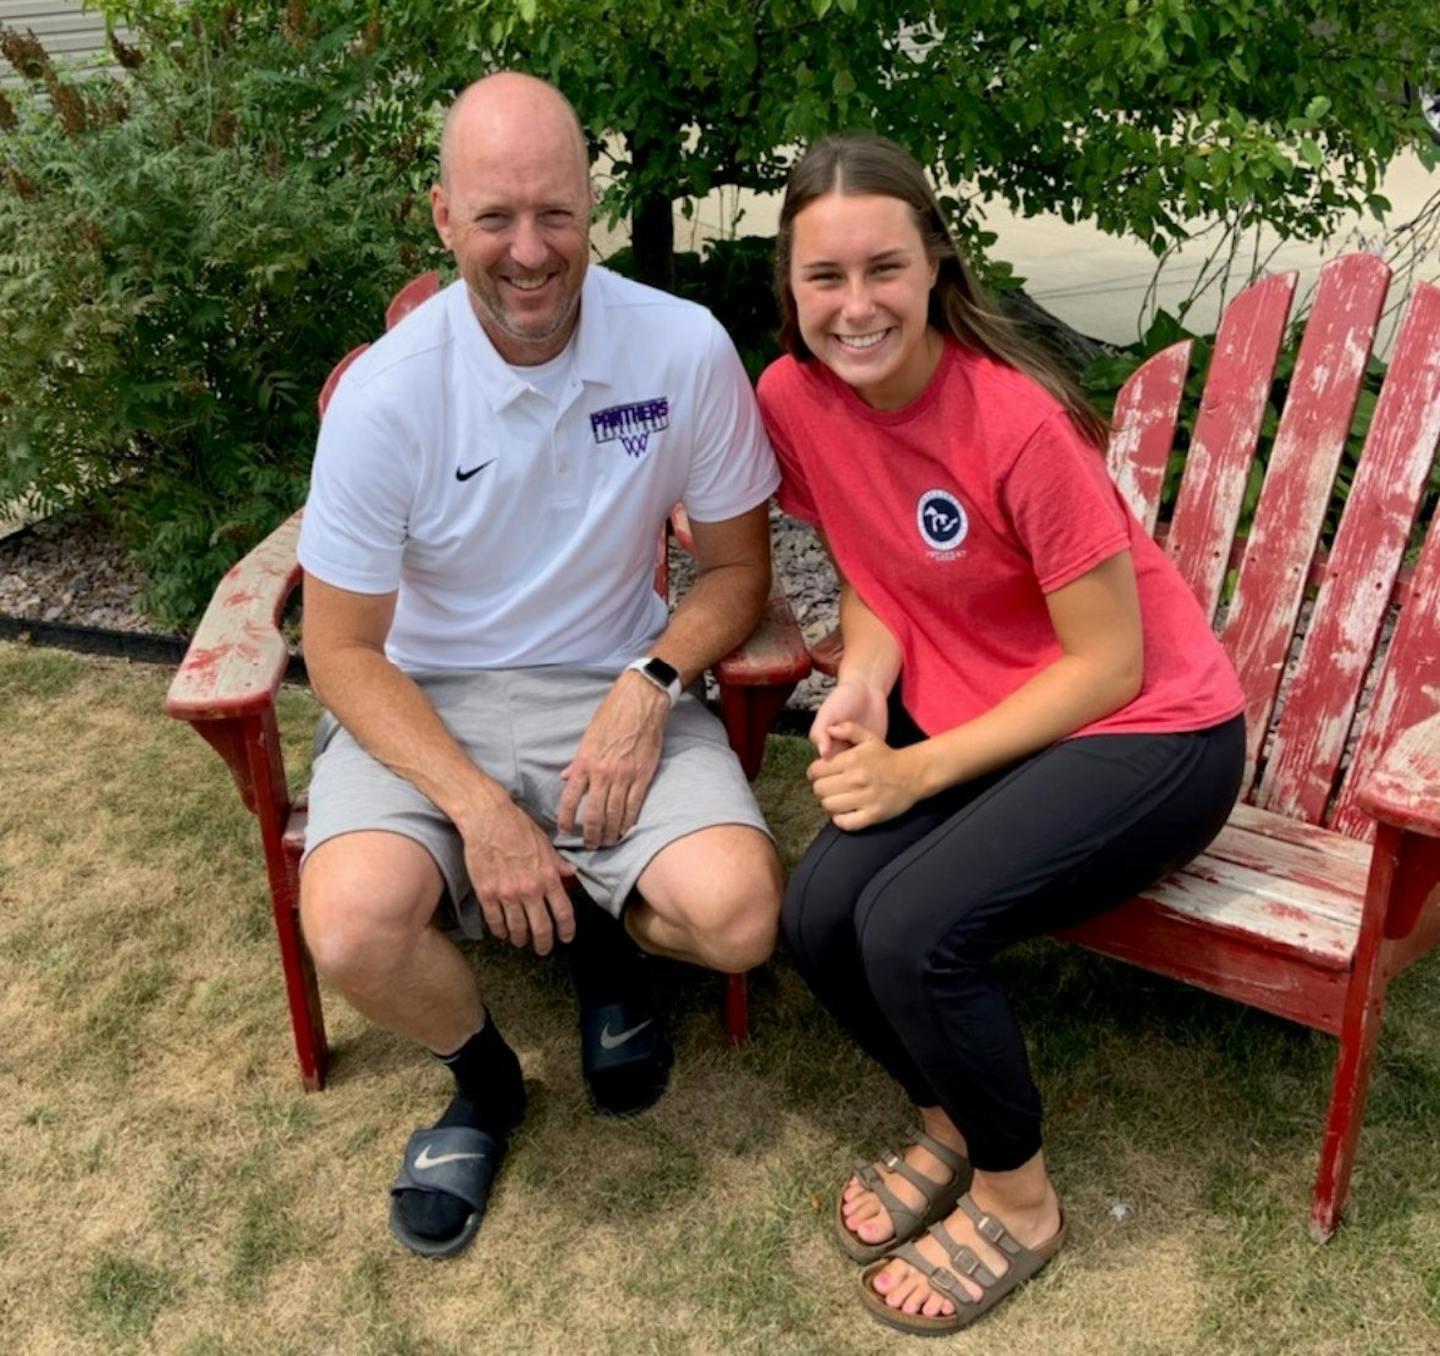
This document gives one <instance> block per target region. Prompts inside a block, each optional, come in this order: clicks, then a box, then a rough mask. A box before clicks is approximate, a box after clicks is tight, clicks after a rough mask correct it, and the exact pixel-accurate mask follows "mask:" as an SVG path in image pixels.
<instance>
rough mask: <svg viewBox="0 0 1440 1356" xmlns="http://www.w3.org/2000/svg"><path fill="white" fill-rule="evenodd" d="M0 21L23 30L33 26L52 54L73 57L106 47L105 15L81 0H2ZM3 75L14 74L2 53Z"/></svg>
mask: <svg viewBox="0 0 1440 1356" xmlns="http://www.w3.org/2000/svg"><path fill="white" fill-rule="evenodd" d="M0 24H3V25H4V26H5V27H6V28H13V29H17V30H18V31H19V32H21V33H24V32H25V31H26V30H27V29H29V30H32V31H33V32H34V34H35V36H36V37H37V38H39V39H40V41H41V42H42V43H43V44H44V46H45V50H46V51H47V52H49V53H50V55H51V56H52V57H61V58H64V59H67V60H72V61H73V60H78V59H80V58H82V57H87V56H92V55H93V54H95V53H96V52H103V51H104V50H105V45H106V44H105V16H104V15H102V14H99V13H96V12H95V11H94V10H87V9H85V8H84V7H83V6H82V4H81V3H80V0H0ZM0 78H3V79H14V78H15V72H14V71H12V70H11V69H10V63H9V62H7V61H6V60H5V59H4V58H3V57H0Z"/></svg>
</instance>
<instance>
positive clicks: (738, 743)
mask: <svg viewBox="0 0 1440 1356" xmlns="http://www.w3.org/2000/svg"><path fill="white" fill-rule="evenodd" d="M794 691H795V684H794V683H778V684H776V685H775V686H773V687H740V686H738V685H736V684H731V683H726V684H724V685H722V687H721V688H720V715H721V718H722V719H723V720H724V722H725V733H726V734H727V735H728V736H729V739H730V747H731V748H732V749H734V750H735V756H736V757H737V758H739V760H740V766H741V768H743V769H744V772H745V776H746V777H747V778H749V779H750V780H751V781H752V782H753V781H754V780H755V778H756V777H758V776H759V775H760V765H761V764H762V763H763V762H764V761H765V736H766V735H768V734H769V733H770V727H771V726H772V725H774V724H775V718H776V717H777V716H778V715H779V714H780V712H781V711H783V710H784V709H785V703H786V702H787V701H789V700H790V694H791V693H792V692H794Z"/></svg>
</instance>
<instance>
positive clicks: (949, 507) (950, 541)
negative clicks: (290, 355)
mask: <svg viewBox="0 0 1440 1356" xmlns="http://www.w3.org/2000/svg"><path fill="white" fill-rule="evenodd" d="M915 526H916V527H918V528H919V529H920V535H921V537H923V538H924V539H925V543H926V545H927V546H932V547H934V548H935V550H937V551H953V550H954V549H955V548H956V547H957V546H959V545H960V543H961V542H962V541H964V540H965V534H966V533H967V532H968V531H969V530H970V520H969V519H968V518H967V517H966V516H965V510H964V509H963V508H962V507H961V505H960V501H959V500H958V499H957V498H955V496H954V495H953V494H951V493H950V491H949V490H926V491H925V493H924V494H922V495H921V496H920V498H919V499H918V500H917V501H916V503H915Z"/></svg>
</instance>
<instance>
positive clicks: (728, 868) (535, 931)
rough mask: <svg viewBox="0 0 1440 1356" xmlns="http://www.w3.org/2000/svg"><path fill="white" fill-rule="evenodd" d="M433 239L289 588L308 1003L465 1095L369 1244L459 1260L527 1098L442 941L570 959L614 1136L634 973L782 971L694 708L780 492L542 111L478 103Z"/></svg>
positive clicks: (746, 393)
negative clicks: (656, 582)
mask: <svg viewBox="0 0 1440 1356" xmlns="http://www.w3.org/2000/svg"><path fill="white" fill-rule="evenodd" d="M431 203H432V210H433V214H434V220H435V228H436V230H437V231H438V233H439V235H440V238H441V240H442V241H443V242H444V243H445V245H446V247H447V248H448V249H450V251H451V252H452V253H453V254H454V256H455V261H456V265H457V269H458V272H459V279H458V280H457V281H456V282H455V283H454V284H453V285H452V286H451V287H449V288H447V289H445V290H444V291H442V292H441V293H440V294H439V295H438V296H436V297H435V298H434V299H432V300H431V301H429V302H427V303H426V304H425V305H423V306H421V307H420V308H419V309H418V310H416V311H415V312H414V313H412V314H411V315H410V316H409V317H407V318H406V320H405V321H404V323H403V324H401V325H400V326H399V327H398V328H397V329H395V330H393V331H391V332H390V333H389V334H387V335H386V336H385V337H384V338H383V339H381V340H380V341H379V342H377V343H376V344H375V345H374V346H373V347H371V348H370V349H369V350H367V352H366V353H365V354H364V355H363V356H362V357H361V358H360V359H359V361H357V362H356V363H355V364H354V366H353V367H352V368H351V369H350V370H349V372H347V374H346V376H345V378H344V380H343V381H342V382H341V383H340V386H339V388H338V390H337V391H336V393H335V397H334V400H333V401H332V403H331V406H330V408H329V411H328V412H327V415H326V419H325V423H324V426H323V429H322V431H321V435H320V442H319V446H318V449H317V451H316V457H315V466H314V473H313V478H312V483H311V491H310V497H309V501H308V503H307V506H306V512H305V521H304V527H303V529H302V534H301V542H300V560H301V563H302V564H303V565H304V567H305V576H306V577H305V655H306V660H307V663H308V666H309V670H310V675H311V679H312V681H313V683H314V686H315V689H316V691H317V692H318V693H319V695H320V697H321V699H322V700H323V701H324V703H325V705H326V707H327V708H328V710H327V714H326V716H325V717H324V718H323V719H322V722H321V727H320V729H319V730H318V731H317V733H316V750H317V752H316V760H315V768H314V773H313V779H312V783H311V791H310V821H309V832H308V837H307V842H306V857H305V861H304V864H303V867H302V872H301V882H300V894H301V905H300V907H301V920H302V924H303V927H304V931H305V937H306V940H307V942H308V944H309V946H310V949H311V952H312V953H313V955H314V957H315V961H316V964H317V966H318V968H319V969H320V971H321V972H322V973H323V974H324V975H326V977H327V978H328V979H329V980H330V981H331V982H332V983H333V984H334V985H335V986H336V987H337V988H339V989H340V990H341V992H342V993H344V994H345V996H346V997H347V998H348V999H349V1001H350V1002H351V1003H352V1004H353V1005H354V1006H355V1007H356V1008H357V1009H358V1010H359V1011H360V1012H362V1013H363V1014H365V1015H366V1016H367V1017H369V1018H370V1019H371V1020H372V1021H375V1022H377V1023H379V1024H381V1025H383V1026H385V1027H387V1028H389V1029H390V1030H392V1031H395V1032H398V1033H400V1034H401V1035H404V1036H407V1037H409V1038H411V1039H413V1040H414V1041H416V1042H418V1043H419V1044H421V1045H423V1046H425V1047H427V1048H429V1049H430V1050H431V1051H432V1052H433V1053H434V1054H435V1055H436V1056H437V1057H438V1058H440V1059H441V1060H442V1061H443V1062H444V1063H445V1064H446V1065H447V1066H448V1067H449V1069H450V1071H451V1073H452V1074H453V1075H454V1080H455V1091H454V1096H453V1098H452V1100H451V1102H450V1104H449V1106H448V1107H446V1108H445V1110H444V1112H443V1114H442V1115H441V1116H440V1119H439V1120H438V1122H437V1123H436V1124H435V1125H434V1126H432V1127H429V1128H426V1129H422V1130H417V1131H416V1132H415V1133H414V1134H413V1135H411V1137H410V1141H409V1143H408V1144H407V1146H406V1150H405V1157H404V1162H403V1164H402V1167H401V1170H400V1174H399V1176H398V1177H397V1179H396V1182H395V1184H394V1187H393V1188H392V1200H391V1212H390V1225H391V1230H392V1232H393V1233H394V1234H395V1236H396V1237H397V1238H399V1239H400V1240H401V1241H402V1242H403V1243H405V1244H406V1245H407V1246H408V1247H410V1248H412V1249H413V1250H414V1251H416V1252H420V1253H424V1254H426V1255H431V1256H448V1255H450V1254H452V1253H455V1252H458V1251H459V1250H460V1249H461V1248H463V1247H464V1246H465V1245H466V1244H467V1243H469V1241H470V1240H471V1239H472V1238H473V1237H474V1234H475V1231H476V1229H477V1228H478V1227H479V1224H480V1220H481V1217H482V1216H483V1214H484V1210H485V1203H486V1198H487V1195H488V1191H489V1186H490V1182H491V1179H492V1177H493V1174H494V1172H495V1169H496V1167H497V1166H498V1164H499V1161H500V1158H501V1156H502V1155H503V1153H504V1150H505V1144H506V1140H507V1137H508V1135H509V1133H510V1131H511V1130H512V1129H513V1128H514V1127H515V1126H516V1125H517V1124H518V1123H519V1121H520V1118H521V1116H522V1115H523V1113H524V1104H525V1094H524V1088H523V1084H522V1081H521V1075H520V1067H519V1063H518V1061H517V1060H516V1057H515V1055H514V1053H513V1052H512V1050H511V1049H510V1047H509V1046H508V1045H507V1044H506V1043H505V1040H504V1038H503V1037H502V1036H501V1035H500V1033H499V1030H498V1028H497V1026H496V1024H495V1021H494V1019H493V1017H492V1016H491V1015H490V1014H489V1013H488V1012H487V1010H486V1008H485V1006H484V1004H483V1003H482V1001H481V998H480V994H479V991H478V988H477V984H476V979H475V975H474V972H473V970H472V968H471V966H470V964H469V962H468V961H467V960H466V959H465V957H464V956H463V955H462V954H461V953H460V952H459V950H457V948H456V947H455V946H454V944H453V943H452V942H451V941H450V940H449V939H448V938H447V936H446V935H445V933H444V932H442V930H441V928H440V926H438V925H437V924H439V923H442V922H446V921H451V920H453V921H455V922H457V923H458V925H459V927H460V928H461V929H462V930H463V931H464V932H466V933H467V934H468V935H471V936H477V937H478V936H481V935H484V934H485V933H486V932H489V933H491V934H493V935H494V936H495V937H498V938H502V939H505V940H508V941H509V942H510V943H512V944H513V945H515V946H532V947H533V948H534V949H535V950H536V951H537V952H539V953H541V954H545V953H548V952H550V951H551V950H552V949H553V947H554V946H555V944H556V942H559V943H560V944H561V945H562V946H563V949H564V950H565V952H566V954H567V959H568V961H569V964H570V972H571V977H572V980H573V982H574V987H575V992H576V996H577V998H578V1000H579V1004H580V1028H581V1065H582V1070H583V1072H584V1075H585V1082H586V1086H587V1090H588V1092H589V1095H590V1098H591V1101H592V1103H593V1104H594V1106H595V1108H596V1109H597V1110H599V1111H602V1112H608V1113H612V1114H627V1113H630V1112H635V1111H639V1110H643V1109H644V1108H645V1107H647V1106H649V1105H650V1104H651V1103H652V1102H653V1101H654V1100H655V1099H656V1098H657V1097H659V1096H660V1094H661V1093H662V1092H663V1090H664V1088H665V1085H666V1080H667V1077H668V1071H669V1066H670V1058H671V1055H670V1045H669V1041H668V1039H667V1037H666V1034H665V1030H664V1025H663V1021H662V1018H661V1015H660V1014H659V1013H658V1012H657V1011H656V1010H655V1008H654V1006H653V1004H652V1001H651V998H650V995H649V991H648V988H647V985H646V982H645V975H644V965H643V962H642V957H643V953H644V952H647V951H648V952H653V953H658V954H662V955H667V956H672V957H676V958H679V959H683V960H688V961H692V962H694V963H696V964H700V965H705V966H709V967H711V968H714V969H718V970H723V971H742V970H746V969H748V968H750V967H751V966H753V965H756V964H759V963H760V962H761V961H762V960H764V958H765V957H766V956H767V955H768V954H769V952H770V949H771V947H772V946H773V944H774V937H775V925H776V915H777V912H778V909H779V895H780V871H779V864H778V862H777V860H776V856H775V851H774V847H773V845H772V843H771V841H770V838H769V836H768V833H767V831H766V829H765V825H764V821H763V820H762V818H761V816H760V813H759V810H758V809H757V807H756V805H755V802H754V799H753V798H752V796H751V794H750V790H749V788H748V786H747V785H746V783H745V779H744V776H743V775H742V774H741V772H740V768H739V765H738V763H737V762H736V760H735V758H734V756H733V754H731V752H730V750H729V748H728V746H727V744H726V742H725V736H724V732H723V730H722V729H721V728H720V726H719V723H718V722H717V721H716V720H715V719H714V717H712V716H711V715H710V714H709V713H708V712H707V711H706V709H705V708H704V706H703V705H702V704H701V703H700V702H699V701H698V700H697V699H696V697H695V696H693V695H692V694H691V693H690V692H689V691H688V689H689V687H690V685H691V684H693V683H694V682H695V680H696V678H697V677H698V676H699V675H700V673H701V672H702V670H703V669H704V668H705V667H706V665H708V664H709V663H710V662H712V661H713V660H715V659H717V658H719V657H720V656H721V655H723V654H724V653H726V652H727V651H728V650H730V649H731V648H733V647H734V646H735V645H736V644H738V643H739V642H740V641H741V640H742V639H743V638H744V637H745V636H746V635H747V634H748V633H749V632H750V630H751V629H752V628H753V627H754V626H755V624H756V622H757V621H758V620H759V617H760V615H761V611H762V609H763V607H764V602H765V598H766V596H767V593H768V590H769V581H770V564H769V544H768V526H767V522H768V520H767V513H766V501H767V499H768V498H769V496H770V493H771V492H772V491H773V490H774V488H775V486H776V484H777V483H778V479H779V477H778V474H777V472H776V468H775V463H774V458H773V456H772V454H771V451H770V447H769V444H768V443H767V442H766V439H765V434H764V432H763V430H762V428H761V425H760V421H759V417H758V414H757V411H756V407H755V402H754V398H753V396H752V394H751V390H750V385H749V382H748V381H747V379H746V377H745V373H744V370H743V368H742V367H741V365H740V362H739V359H738V357H737V356H736V354H735V350H734V347H733V345H732V344H731V343H730V341H729V339H728V338H727V336H726V335H725V333H724V331H723V330H722V329H721V328H720V326H719V325H718V324H717V323H716V322H715V320H714V319H713V318H712V317H711V316H710V315H709V313H708V312H707V311H705V310H704V309H702V308H701V307H698V306H695V305H693V304H691V303H688V302H683V301H679V300H677V299H676V298H674V297H671V296H668V295H666V294H665V293H662V292H656V291H653V290H651V289H650V288H646V287H642V286H640V285H639V284H636V283H632V282H628V281H626V280H624V279H622V278H620V277H617V276H616V275H615V274H612V273H610V272H608V271H606V270H605V269H603V268H598V267H596V268H591V267H589V266H588V251H589V214H590V205H591V194H590V184H589V168H588V157H587V151H586V143H585V138H584V134H583V132H582V130H581V128H580V125H579V122H578V121H577V119H576V117H575V113H574V110H573V109H572V108H571V107H570V105H569V104H568V103H567V102H566V101H565V99H564V98H563V96H561V95H560V94H559V92H558V91H556V90H555V89H553V88H552V87H551V86H549V85H547V84H545V83H543V82H542V81H539V80H536V79H533V78H532V77H530V76H525V75H520V74H517V73H515V72H504V73H501V74H498V75H493V76H489V77H487V78H486V79H484V80H481V81H478V82H477V83H476V84H474V85H472V86H470V87H469V88H468V89H467V90H465V91H464V92H463V93H462V94H461V95H460V97H459V98H458V99H457V100H456V102H455V104H454V106H453V107H452V108H451V110H450V113H449V115H448V117H447V118H446V122H445V130H444V133H443V135H442V138H441V148H440V182H439V183H438V184H436V185H435V187H434V189H433V190H432V194H431ZM677 501H678V502H683V503H684V504H685V505H686V507H687V509H688V510H689V514H690V519H691V522H692V524H693V526H694V531H695V543H696V552H697V559H698V564H699V577H698V579H697V581H696V583H695V585H694V587H693V588H692V589H691V590H690V591H689V592H688V593H687V594H686V596H685V598H684V599H683V600H682V601H681V603H680V605H679V606H678V607H677V608H676V610H675V613H674V615H673V616H671V615H669V614H668V612H667V609H666V607H665V604H664V603H663V601H662V600H661V599H660V598H659V597H658V596H657V595H656V594H655V592H654V590H653V587H652V585H651V579H652V574H653V566H654V549H655V540H656V536H657V533H658V532H659V531H660V529H661V526H662V524H663V522H664V520H665V516H666V514H667V513H668V512H669V510H670V508H671V506H672V505H674V504H675V503H676V502H677ZM572 901H573V902H572ZM442 905H444V907H442ZM637 944H638V945H637Z"/></svg>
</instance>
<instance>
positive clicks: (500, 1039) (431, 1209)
mask: <svg viewBox="0 0 1440 1356" xmlns="http://www.w3.org/2000/svg"><path fill="white" fill-rule="evenodd" d="M435 1058H436V1059H438V1060H439V1061H440V1062H441V1063H442V1064H443V1065H445V1067H446V1068H447V1069H449V1070H450V1072H451V1073H452V1074H453V1075H454V1077H455V1095H454V1097H453V1098H451V1100H450V1105H449V1106H447V1107H446V1108H445V1111H444V1114H443V1115H442V1116H441V1117H440V1119H439V1120H438V1121H436V1122H435V1128H436V1129H441V1128H444V1127H448V1126H452V1125H468V1126H473V1127H474V1128H475V1129H476V1130H483V1131H484V1132H485V1133H486V1134H487V1135H491V1136H493V1137H494V1138H495V1139H497V1140H499V1141H500V1143H501V1144H502V1145H503V1144H504V1143H505V1140H506V1138H507V1137H508V1136H509V1134H510V1132H511V1131H512V1130H513V1129H514V1128H515V1127H516V1126H517V1125H519V1123H520V1119H521V1117H522V1116H524V1114H525V1081H524V1078H523V1077H522V1075H521V1073H520V1061H519V1060H518V1059H516V1058H515V1052H514V1051H513V1050H512V1049H511V1048H510V1047H509V1046H508V1045H507V1044H506V1043H505V1037H504V1036H502V1035H501V1034H500V1028H499V1027H497V1026H496V1025H495V1019H494V1018H493V1017H488V1016H487V1018H486V1021H485V1025H484V1026H482V1027H481V1028H480V1030H479V1031H477V1032H476V1033H475V1034H474V1035H473V1036H471V1037H470V1039H469V1040H467V1041H466V1042H465V1044H464V1045H462V1046H461V1047H460V1048H459V1049H458V1050H456V1051H455V1052H454V1053H453V1054H449V1055H436V1056H435ZM396 1203H397V1209H398V1210H399V1212H400V1217H401V1219H402V1220H403V1221H404V1223H405V1225H406V1227H407V1228H408V1229H410V1231H411V1232H412V1233H416V1234H419V1235H420V1236H421V1237H422V1238H433V1239H446V1238H454V1237H455V1235H456V1234H458V1233H459V1232H460V1230H461V1228H462V1227H463V1225H464V1223H465V1219H466V1217H467V1216H468V1215H469V1213H470V1206H469V1205H468V1204H467V1203H466V1202H465V1201H462V1200H461V1199H460V1198H459V1197H458V1196H448V1195H445V1194H444V1193H443V1192H436V1191H401V1192H398V1193H397V1195H396Z"/></svg>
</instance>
